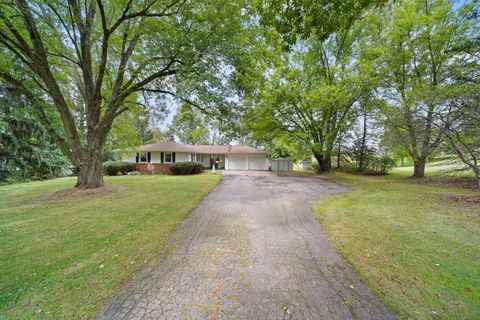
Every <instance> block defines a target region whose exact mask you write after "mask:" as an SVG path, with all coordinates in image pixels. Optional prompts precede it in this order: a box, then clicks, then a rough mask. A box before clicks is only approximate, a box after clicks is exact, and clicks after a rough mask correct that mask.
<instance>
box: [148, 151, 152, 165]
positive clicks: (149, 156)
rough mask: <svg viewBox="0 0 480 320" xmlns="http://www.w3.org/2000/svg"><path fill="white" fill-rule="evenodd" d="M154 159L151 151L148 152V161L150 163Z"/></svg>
mask: <svg viewBox="0 0 480 320" xmlns="http://www.w3.org/2000/svg"><path fill="white" fill-rule="evenodd" d="M151 160H152V154H151V153H150V152H149V153H147V162H148V163H150V162H151Z"/></svg>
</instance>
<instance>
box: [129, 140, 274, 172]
mask: <svg viewBox="0 0 480 320" xmlns="http://www.w3.org/2000/svg"><path fill="white" fill-rule="evenodd" d="M269 157H270V153H268V152H266V151H265V150H262V149H258V148H253V147H249V146H243V145H224V146H213V145H187V144H182V143H178V142H175V141H162V142H159V143H153V144H147V145H144V146H141V147H140V148H139V151H138V153H136V154H135V153H133V154H130V155H126V156H124V157H123V159H122V161H124V162H130V163H137V170H138V171H141V172H163V173H167V174H168V173H170V165H171V164H172V163H175V162H190V161H197V162H202V163H203V164H204V165H205V167H206V168H211V167H212V165H213V164H215V167H216V168H218V169H225V170H268V167H269Z"/></svg>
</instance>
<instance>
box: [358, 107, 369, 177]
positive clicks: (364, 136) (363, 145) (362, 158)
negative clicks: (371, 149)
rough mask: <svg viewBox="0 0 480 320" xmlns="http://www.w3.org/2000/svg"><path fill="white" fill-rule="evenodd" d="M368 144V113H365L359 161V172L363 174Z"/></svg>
mask: <svg viewBox="0 0 480 320" xmlns="http://www.w3.org/2000/svg"><path fill="white" fill-rule="evenodd" d="M366 144H367V112H364V113H363V134H362V143H361V146H360V155H359V159H358V160H359V161H358V171H360V172H362V171H363V170H364V166H365V154H366V150H365V149H366Z"/></svg>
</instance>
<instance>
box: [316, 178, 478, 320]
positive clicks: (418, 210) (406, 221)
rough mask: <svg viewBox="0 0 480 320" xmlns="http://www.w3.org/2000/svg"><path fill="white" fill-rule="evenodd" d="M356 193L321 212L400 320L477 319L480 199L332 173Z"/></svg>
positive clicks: (329, 202)
mask: <svg viewBox="0 0 480 320" xmlns="http://www.w3.org/2000/svg"><path fill="white" fill-rule="evenodd" d="M332 177H333V178H334V180H336V181H337V182H339V183H342V184H344V185H349V186H352V187H353V191H352V192H351V193H350V194H347V195H343V196H339V197H334V198H329V199H326V200H324V201H322V202H321V204H320V205H319V207H318V208H317V209H316V215H317V217H318V219H319V221H320V224H321V225H322V227H323V228H324V230H325V231H326V233H327V235H328V237H329V240H330V241H331V243H332V244H333V245H334V247H335V248H336V249H337V250H338V252H340V254H342V255H343V256H344V257H345V258H346V260H347V261H348V262H349V263H350V264H351V265H352V266H353V267H354V268H355V269H356V270H357V272H358V273H359V274H360V276H361V277H362V278H363V279H364V280H365V281H366V282H367V284H368V285H369V287H370V288H371V289H372V290H373V291H374V292H375V293H376V294H377V295H378V296H379V297H380V298H381V299H382V300H383V301H384V302H386V303H387V305H389V306H390V307H391V308H392V310H393V311H394V312H395V313H396V314H397V315H398V316H399V317H400V318H402V319H480V205H479V204H478V203H477V204H473V203H470V204H469V203H466V202H462V201H453V200H452V198H450V197H451V196H457V197H458V196H460V195H461V196H470V195H479V193H478V192H472V191H467V190H462V189H449V188H445V187H438V186H430V185H421V184H417V183H414V182H411V181H410V180H408V179H405V178H403V177H398V176H397V177H395V176H384V177H371V176H370V177H369V176H354V175H347V174H333V175H332Z"/></svg>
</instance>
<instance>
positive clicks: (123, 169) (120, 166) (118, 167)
mask: <svg viewBox="0 0 480 320" xmlns="http://www.w3.org/2000/svg"><path fill="white" fill-rule="evenodd" d="M103 170H104V172H105V173H106V174H107V175H109V176H116V175H117V174H118V173H119V172H120V173H121V174H127V173H129V172H132V171H135V170H137V168H136V164H135V163H129V162H120V161H108V162H104V163H103Z"/></svg>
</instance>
